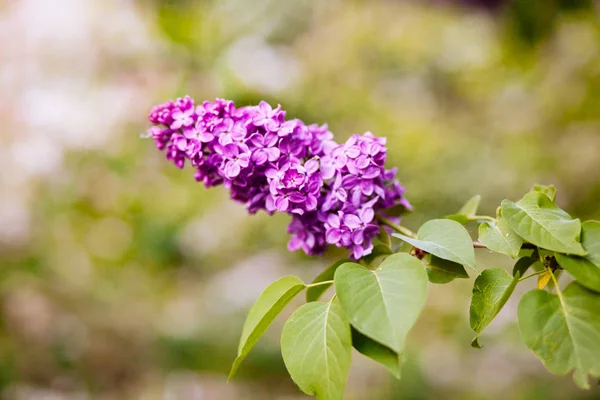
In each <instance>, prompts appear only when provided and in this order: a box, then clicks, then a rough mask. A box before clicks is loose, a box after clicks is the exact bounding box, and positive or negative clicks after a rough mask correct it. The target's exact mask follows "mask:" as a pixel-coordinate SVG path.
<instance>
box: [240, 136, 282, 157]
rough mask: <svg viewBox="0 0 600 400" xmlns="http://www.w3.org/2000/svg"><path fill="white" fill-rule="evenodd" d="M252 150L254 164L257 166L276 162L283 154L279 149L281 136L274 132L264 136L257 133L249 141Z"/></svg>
mask: <svg viewBox="0 0 600 400" xmlns="http://www.w3.org/2000/svg"><path fill="white" fill-rule="evenodd" d="M248 142H249V143H250V144H251V145H252V146H253V148H252V157H251V159H252V162H254V163H256V164H257V165H263V164H265V163H266V162H267V161H269V162H274V161H277V159H279V156H280V154H281V152H280V151H279V148H277V146H276V145H277V143H278V142H279V136H277V134H276V133H273V132H267V133H265V134H264V135H261V134H260V133H255V134H253V135H252V136H250V138H249V139H248Z"/></svg>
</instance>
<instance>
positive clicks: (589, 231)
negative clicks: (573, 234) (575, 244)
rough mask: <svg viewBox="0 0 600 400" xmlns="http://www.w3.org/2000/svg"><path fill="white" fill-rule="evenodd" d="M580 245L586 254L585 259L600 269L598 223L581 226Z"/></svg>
mask: <svg viewBox="0 0 600 400" xmlns="http://www.w3.org/2000/svg"><path fill="white" fill-rule="evenodd" d="M581 243H582V244H583V248H584V249H586V251H587V252H588V255H587V258H588V259H589V260H590V261H591V262H593V263H594V264H596V265H597V266H599V267H600V221H585V222H584V223H583V224H581Z"/></svg>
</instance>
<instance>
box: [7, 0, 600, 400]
mask: <svg viewBox="0 0 600 400" xmlns="http://www.w3.org/2000/svg"><path fill="white" fill-rule="evenodd" d="M598 10H599V9H598V4H597V3H596V2H594V1H592V0H589V1H582V0H513V1H501V0H496V1H484V0H480V1H476V0H472V1H465V2H458V1H457V2H452V1H442V0H438V1H433V0H431V1H393V0H385V1H384V0H378V1H375V0H371V1H368V0H364V1H341V0H336V1H318V0H293V1H292V0H287V1H275V0H254V1H250V0H219V1H217V0H214V1H191V0H188V1H185V0H178V1H175V0H170V1H168V0H162V1H161V0H154V1H150V0H144V1H142V0H140V1H137V2H135V1H125V0H107V1H93V0H60V1H47V0H21V1H18V0H17V1H11V0H4V1H0V38H2V40H1V41H0V85H1V86H0V87H1V88H2V95H1V96H0V115H1V117H2V119H3V123H2V125H1V127H0V138H1V139H2V142H1V143H2V144H1V145H0V168H1V170H2V173H1V174H0V312H1V314H0V397H1V398H6V399H52V400H55V399H107V400H108V399H169V400H171V399H193V400H194V399H203V400H204V399H209V400H213V399H214V400H220V399H250V400H252V399H286V400H292V399H303V398H306V396H304V395H303V394H301V393H300V392H299V390H298V389H296V387H295V386H294V384H293V382H292V381H291V379H290V378H289V377H288V375H287V373H286V371H285V367H284V365H283V362H282V360H281V356H280V354H279V352H278V351H279V348H278V337H279V332H280V329H281V326H282V324H283V322H284V321H285V317H286V315H285V314H287V315H289V313H290V312H291V308H292V307H290V310H286V312H284V315H282V316H281V317H280V318H278V319H277V320H276V322H275V323H274V326H272V327H271V328H270V329H269V330H268V332H267V334H266V337H265V338H263V339H262V340H261V341H260V342H259V343H258V345H257V346H256V348H255V349H254V350H253V352H252V353H251V355H250V356H249V358H248V359H247V360H246V362H245V364H244V365H243V366H242V368H241V370H240V372H239V376H238V377H237V378H236V379H235V380H234V381H233V382H231V383H229V384H227V383H226V373H227V371H228V368H229V366H230V364H231V362H232V361H233V359H234V356H235V353H236V350H237V339H238V337H239V333H240V330H241V326H242V324H243V322H244V318H245V314H246V312H247V310H248V309H249V307H250V306H251V304H252V303H253V301H254V300H255V299H256V298H257V296H258V294H259V293H260V292H261V290H262V289H263V288H264V287H265V286H266V285H267V284H268V283H270V282H271V281H273V280H275V279H277V278H279V277H281V276H283V275H286V274H296V275H298V276H300V277H302V278H304V279H306V280H311V279H312V278H313V277H314V276H315V275H316V274H318V272H319V271H320V270H321V269H322V268H324V267H325V266H326V265H327V264H328V263H329V262H330V261H331V258H332V257H335V256H336V255H339V254H340V253H337V254H336V253H335V252H331V254H330V255H329V258H327V259H318V258H310V257H306V256H304V255H302V254H299V253H297V254H290V253H288V252H287V251H286V246H285V243H286V241H287V235H285V226H286V224H287V218H286V217H285V216H277V217H272V218H269V217H267V216H266V215H265V214H264V213H261V214H259V215H255V216H248V215H246V213H245V211H244V209H243V207H241V206H240V205H237V204H234V203H232V202H230V201H228V200H227V193H226V191H225V190H224V189H222V188H217V189H211V190H206V189H204V188H203V186H201V185H199V184H196V183H194V181H193V171H191V170H188V169H186V170H183V171H179V170H177V169H176V168H175V167H174V166H173V165H171V164H169V163H168V162H166V161H165V160H164V159H163V155H162V154H160V153H159V152H158V151H156V150H155V148H154V144H153V143H152V142H151V141H150V140H149V139H143V138H142V136H143V135H144V133H145V131H146V129H147V128H148V123H147V122H146V115H147V113H148V111H149V110H150V108H151V107H152V105H154V104H155V103H159V102H163V101H165V100H167V99H170V98H174V97H177V96H181V95H184V94H190V95H191V96H193V97H195V98H196V99H197V100H198V101H200V100H202V99H214V98H215V97H225V98H230V99H233V100H235V101H236V103H238V104H255V103H258V102H259V101H260V100H261V99H266V100H268V101H270V102H272V103H274V104H276V103H280V104H281V105H282V106H283V108H284V109H286V110H287V111H288V116H290V117H299V118H302V119H303V120H305V121H306V122H307V123H315V122H317V123H325V122H326V123H328V124H329V127H330V129H331V130H332V131H333V132H334V133H335V134H336V137H337V139H338V140H339V141H342V140H344V139H345V138H346V137H348V136H349V135H351V134H352V133H362V132H364V131H366V130H370V131H372V132H373V133H374V134H376V135H379V136H386V137H387V138H388V143H389V148H390V150H389V157H388V166H393V165H397V166H398V167H399V176H400V179H401V180H402V182H403V184H404V185H405V186H406V187H407V188H408V191H407V197H408V198H409V200H410V201H411V202H412V203H413V205H414V206H415V208H416V212H415V213H413V214H412V215H410V216H409V217H408V218H407V219H406V220H405V224H406V225H407V226H409V227H411V228H414V229H416V228H418V226H419V224H420V223H421V222H423V221H424V220H425V219H427V218H434V217H440V216H443V215H446V214H449V213H452V212H454V211H456V210H457V209H458V207H459V206H460V205H461V203H462V202H464V201H465V200H467V199H468V198H469V197H470V196H471V195H473V194H476V193H480V194H481V195H482V196H483V203H482V208H483V210H482V211H484V212H487V213H493V212H494V210H495V207H496V206H497V205H498V204H499V202H500V201H501V200H502V199H503V198H511V199H513V200H515V199H517V198H519V197H520V196H521V194H522V193H524V192H525V191H526V190H527V189H528V188H529V187H530V186H531V185H533V184H534V183H537V182H539V183H546V184H548V183H554V184H555V185H556V186H557V187H558V198H557V201H558V203H559V205H560V206H561V207H563V208H565V209H566V210H568V211H569V212H570V213H571V214H573V215H575V216H578V217H580V218H582V219H590V218H596V219H599V218H600V156H599V155H598V153H599V151H600V18H599V11H598ZM479 255H480V257H479V258H478V263H479V268H480V269H482V268H484V267H507V268H508V267H509V265H508V263H507V260H505V259H504V258H502V257H492V256H490V255H488V254H486V253H480V254H479ZM528 284H529V282H527V283H525V284H523V286H524V287H520V288H519V289H518V290H520V291H521V292H522V291H524V290H526V289H527V285H528ZM531 284H534V283H533V282H532V283H531ZM471 286H472V280H463V281H460V282H456V281H455V282H453V283H451V284H449V285H445V286H439V285H437V286H435V287H431V290H430V296H429V300H428V304H427V307H426V310H425V311H424V312H423V314H422V316H421V318H420V320H419V322H418V325H417V326H416V328H415V330H414V331H413V332H412V334H411V336H410V338H409V342H408V348H407V351H406V359H407V360H406V364H405V366H404V368H403V379H402V380H401V381H400V382H396V381H394V380H393V379H392V378H391V377H390V376H389V375H388V374H387V372H386V371H385V370H384V369H383V368H381V367H379V366H378V365H376V364H375V363H373V362H372V361H370V360H368V359H366V358H364V357H362V356H361V355H359V354H357V353H356V354H354V362H353V366H352V370H351V374H350V379H349V382H348V387H347V390H346V398H347V399H361V400H362V399H384V400H385V399H528V400H529V399H534V400H535V399H592V398H600V391H599V389H598V388H595V389H593V390H591V391H589V392H584V391H580V390H578V389H576V388H575V385H574V384H573V383H572V380H571V378H570V377H557V376H553V375H551V374H550V373H548V372H546V371H545V370H544V368H543V366H542V365H541V363H540V362H539V361H538V360H537V359H536V358H535V356H534V355H533V354H532V353H530V352H528V351H527V350H526V349H525V347H524V346H523V345H522V344H521V342H520V339H519V332H518V328H517V326H516V321H515V319H516V309H515V308H516V304H517V298H518V296H514V298H513V299H512V300H511V301H510V302H509V303H508V304H507V306H506V307H505V309H504V310H503V311H502V313H501V314H500V315H499V317H498V318H497V320H496V321H495V322H494V323H493V324H492V325H491V326H490V327H489V329H488V330H487V331H486V333H485V334H484V336H483V338H482V339H481V343H482V344H484V348H483V350H474V349H472V348H471V347H470V346H469V343H470V340H471V338H472V336H473V333H472V332H471V331H470V329H469V324H468V307H469V296H470V291H471ZM297 300H298V304H299V303H300V301H301V299H297Z"/></svg>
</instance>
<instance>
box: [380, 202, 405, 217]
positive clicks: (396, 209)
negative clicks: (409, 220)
mask: <svg viewBox="0 0 600 400" xmlns="http://www.w3.org/2000/svg"><path fill="white" fill-rule="evenodd" d="M410 211H411V210H410V209H409V208H406V206H405V205H403V204H398V205H395V206H393V207H389V208H384V209H383V210H381V211H380V212H381V213H383V214H384V215H386V216H388V217H401V216H403V215H405V214H408V213H409V212H410Z"/></svg>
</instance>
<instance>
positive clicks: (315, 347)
mask: <svg viewBox="0 0 600 400" xmlns="http://www.w3.org/2000/svg"><path fill="white" fill-rule="evenodd" d="M351 351H352V339H351V336H350V324H348V319H347V318H346V315H345V313H344V310H342V308H341V307H340V305H339V304H338V302H337V301H332V302H328V303H324V302H317V301H313V302H311V303H307V304H304V305H303V306H301V307H300V308H298V309H297V310H296V311H295V312H294V313H293V314H292V315H291V317H290V319H289V320H288V321H287V322H286V323H285V325H284V326H283V331H282V333H281V353H282V355H283V361H284V363H285V366H286V368H287V370H288V372H289V373H290V375H291V377H292V379H293V380H294V382H296V384H297V385H298V386H299V387H300V389H302V391H303V392H304V393H306V394H308V395H312V396H316V397H317V399H320V400H341V399H342V396H343V394H344V388H345V386H346V379H347V376H348V371H349V369H350V358H351Z"/></svg>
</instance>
